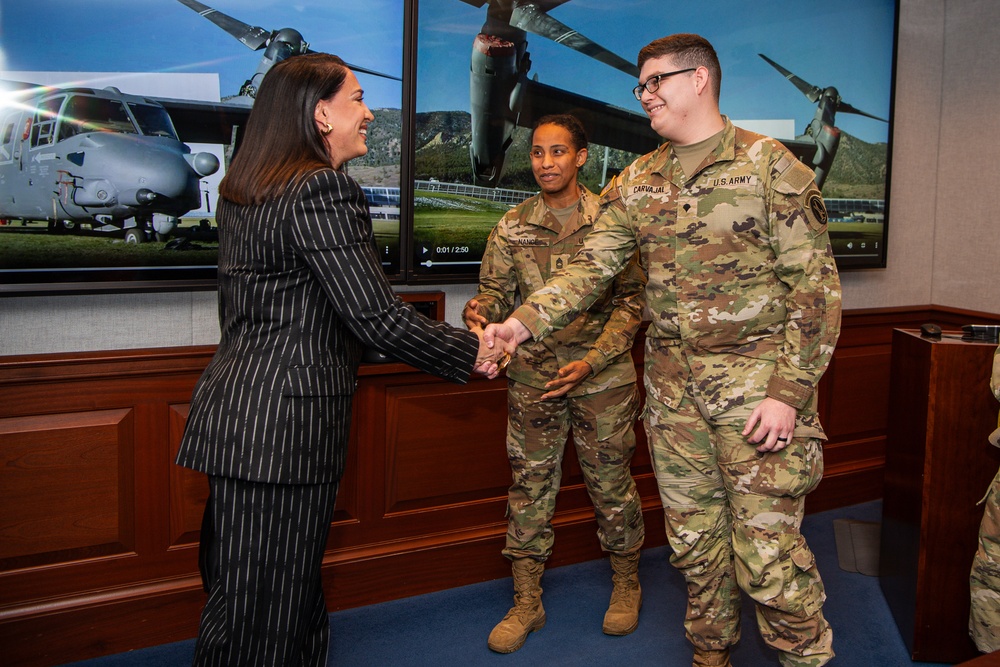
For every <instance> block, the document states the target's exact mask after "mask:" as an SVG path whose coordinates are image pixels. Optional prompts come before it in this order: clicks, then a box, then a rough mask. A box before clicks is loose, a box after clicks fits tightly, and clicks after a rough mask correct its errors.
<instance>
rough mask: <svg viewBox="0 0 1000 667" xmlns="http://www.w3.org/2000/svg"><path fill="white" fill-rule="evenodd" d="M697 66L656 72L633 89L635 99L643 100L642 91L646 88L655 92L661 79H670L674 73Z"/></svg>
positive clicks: (691, 70)
mask: <svg viewBox="0 0 1000 667" xmlns="http://www.w3.org/2000/svg"><path fill="white" fill-rule="evenodd" d="M696 69H698V68H697V67H688V68H687V69H679V70H676V71H673V72H665V73H664V74H654V75H653V76H651V77H649V78H648V79H646V83H640V84H639V85H638V86H636V87H635V88H633V89H632V94H633V95H635V99H637V100H639V101H640V102H641V101H642V91H643V89H645V90H646V92H647V93H655V92H656V91H657V89H659V87H660V81H661V80H662V79H668V78H670V77H672V76H673V75H674V74H683V73H684V72H693V71H695V70H696Z"/></svg>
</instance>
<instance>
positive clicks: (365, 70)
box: [305, 49, 403, 81]
mask: <svg viewBox="0 0 1000 667" xmlns="http://www.w3.org/2000/svg"><path fill="white" fill-rule="evenodd" d="M305 52H306V53H322V52H321V51H313V50H312V49H306V51H305ZM344 64H345V65H347V66H348V67H350V68H351V71H352V72H363V73H364V74H371V75H372V76H380V77H382V78H383V79H392V80H393V81H402V80H403V79H401V78H400V77H398V76H393V75H392V74H385V73H384V72H376V71H375V70H373V69H368V68H367V67H361V66H360V65H352V64H351V63H349V62H345V63H344Z"/></svg>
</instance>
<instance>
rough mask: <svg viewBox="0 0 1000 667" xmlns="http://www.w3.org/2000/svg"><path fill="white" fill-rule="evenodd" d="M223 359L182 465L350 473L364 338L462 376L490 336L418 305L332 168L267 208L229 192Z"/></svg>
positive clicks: (202, 391) (207, 386)
mask: <svg viewBox="0 0 1000 667" xmlns="http://www.w3.org/2000/svg"><path fill="white" fill-rule="evenodd" d="M217 219H218V224H219V318H220V323H221V328H222V337H221V339H220V342H219V347H218V350H217V351H216V354H215V357H214V358H213V359H212V361H211V362H210V363H209V365H208V367H207V368H206V369H205V372H204V374H203V375H202V377H201V379H200V380H199V381H198V384H197V385H196V386H195V390H194V394H193V397H192V401H191V411H190V414H189V416H188V422H187V426H186V428H185V432H184V437H183V440H182V442H181V447H180V452H179V453H178V455H177V463H178V464H179V465H182V466H185V467H188V468H193V469H195V470H200V471H202V472H205V473H208V474H211V475H219V476H225V477H232V478H236V479H243V480H248V481H254V482H271V483H281V484H313V483H323V482H333V481H337V480H338V479H339V478H340V476H341V474H342V473H343V469H344V461H345V459H346V452H347V443H348V436H349V433H350V419H351V401H352V397H353V394H354V390H355V386H356V384H357V371H358V366H359V365H360V363H361V352H362V348H363V346H369V347H373V348H375V349H377V350H380V351H382V352H386V353H388V354H391V356H393V357H395V358H396V359H398V360H399V361H402V362H405V363H407V364H410V365H412V366H414V367H416V368H419V369H422V370H424V371H427V372H430V373H434V374H436V375H439V376H441V377H443V378H446V379H449V380H453V381H455V382H465V381H467V380H468V377H469V374H470V372H471V370H472V368H473V366H474V364H475V358H476V353H477V351H478V349H479V342H478V338H477V337H476V335H475V334H474V333H472V332H470V331H465V330H464V329H456V328H453V327H450V326H448V325H446V324H443V323H440V322H433V321H431V320H429V319H427V318H425V317H423V316H422V315H420V314H419V313H417V312H416V311H415V310H414V309H413V308H412V307H411V306H410V305H409V304H406V303H403V302H402V301H400V300H399V298H398V297H396V296H395V295H394V294H393V293H392V291H391V289H390V287H389V284H388V282H387V281H386V279H385V277H384V274H383V273H382V267H381V265H380V264H379V261H378V256H377V254H376V250H375V244H374V234H373V232H372V225H371V218H370V216H369V213H368V205H367V202H366V201H365V197H364V194H363V193H362V191H361V188H360V187H359V186H358V184H357V183H356V182H355V181H354V180H353V179H352V178H350V177H349V176H347V175H346V174H343V173H341V172H338V171H334V170H333V169H320V170H317V171H314V172H312V173H309V174H307V175H306V176H304V177H302V178H301V179H300V180H299V181H298V182H296V183H295V184H294V185H292V186H290V187H289V188H288V190H287V191H286V193H285V194H284V195H282V196H281V197H278V198H276V199H274V200H271V201H269V202H267V203H265V204H262V205H260V206H238V205H236V204H233V203H231V202H227V201H224V200H220V203H219V208H218V211H217Z"/></svg>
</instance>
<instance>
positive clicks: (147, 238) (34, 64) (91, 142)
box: [0, 0, 406, 295]
mask: <svg viewBox="0 0 1000 667" xmlns="http://www.w3.org/2000/svg"><path fill="white" fill-rule="evenodd" d="M211 4H212V3H211V1H210V2H208V3H205V5H211ZM154 5H155V6H154ZM205 5H203V4H201V3H197V2H191V1H189V0H158V1H157V2H156V3H147V4H144V5H143V9H142V11H131V10H130V11H123V5H122V4H121V2H119V1H117V0H93V1H91V2H87V3H63V6H61V7H60V9H59V11H57V12H53V11H51V8H48V7H47V6H45V5H44V4H41V5H40V4H38V3H28V2H24V3H8V4H6V5H4V9H3V28H4V38H3V42H2V44H0V49H2V54H0V55H2V58H0V66H2V67H3V68H4V69H3V71H0V81H2V82H3V83H2V85H0V295H3V294H6V295H18V294H34V293H60V292H61V293H66V292H92V291H127V290H141V291H146V290H158V289H166V290H169V289H174V290H185V289H198V288H205V289H211V288H214V286H215V274H216V268H215V267H216V264H217V248H218V235H217V228H216V226H215V215H214V211H215V208H216V200H217V186H218V182H219V181H220V180H221V177H222V174H223V173H224V172H225V165H226V161H227V159H228V157H229V156H231V154H232V150H234V149H235V148H236V147H238V143H239V138H240V131H241V130H242V128H243V127H244V126H245V124H246V119H247V117H248V115H249V111H248V108H249V104H250V103H251V99H250V97H251V94H252V91H253V89H254V88H255V86H257V85H259V82H260V77H259V76H257V75H256V72H257V69H258V66H259V65H260V64H261V62H262V59H263V58H272V59H273V57H274V55H273V54H274V52H275V49H278V48H281V47H280V45H281V44H283V43H284V44H290V45H292V47H293V48H296V49H299V50H302V49H303V48H305V49H308V50H311V51H322V52H327V53H335V54H337V55H339V56H341V57H342V58H343V59H344V60H345V61H347V62H348V63H349V64H351V65H352V66H354V68H355V71H356V73H357V76H358V80H359V81H360V82H361V85H362V86H363V87H364V89H365V101H366V102H367V104H368V105H369V107H370V108H371V109H372V111H373V114H374V115H375V122H374V123H373V124H372V126H371V127H370V131H369V146H370V150H369V153H368V155H366V156H364V157H363V158H359V159H357V160H355V161H352V163H351V164H350V165H349V166H348V169H349V172H350V173H351V175H352V176H353V177H354V178H355V179H356V180H357V181H358V182H359V183H360V184H361V185H362V187H363V188H364V189H365V191H366V193H367V195H368V197H369V200H370V202H371V204H372V205H371V211H372V218H373V226H374V229H375V236H376V242H377V246H378V251H379V255H380V257H381V260H382V266H383V269H384V271H385V273H386V275H387V277H389V278H390V280H396V281H399V280H402V279H403V277H404V268H403V257H402V250H401V248H402V244H401V242H400V237H401V233H402V232H401V224H400V202H399V190H400V183H401V179H402V173H401V164H402V157H401V156H402V152H401V151H402V137H401V134H402V127H401V119H402V117H403V113H402V99H403V76H402V70H403V44H404V39H403V31H404V22H405V21H404V18H405V10H406V7H405V3H404V0H380V1H379V2H376V3H372V2H367V1H365V0H343V1H342V2H336V3H332V2H327V1H324V0H301V1H300V2H296V3H293V4H289V3H249V4H247V3H236V2H232V1H231V0H220V2H218V3H217V5H218V6H216V7H212V9H214V10H216V11H215V12H208V11H204V8H205ZM192 10H194V11H192ZM206 19H207V20H206ZM39 26H45V28H44V30H45V34H46V35H48V36H49V37H50V38H49V39H42V40H40V39H38V36H39V32H38V30H39ZM124 31H127V32H128V33H129V34H131V35H141V36H142V38H141V39H133V38H131V37H128V36H126V35H125V32H124ZM277 31H281V32H280V33H278V32H277ZM227 33H228V34H227ZM303 42H306V43H303ZM247 47H250V48H247ZM293 57H294V56H293ZM161 158H162V161H161ZM185 163H186V164H185ZM189 167H190V168H189ZM192 169H193V170H192ZM137 174H138V175H137ZM170 188H173V189H170ZM164 192H169V193H170V195H169V196H165V195H164V194H163V193H164Z"/></svg>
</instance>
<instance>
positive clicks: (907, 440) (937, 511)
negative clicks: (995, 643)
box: [879, 330, 1000, 664]
mask: <svg viewBox="0 0 1000 667" xmlns="http://www.w3.org/2000/svg"><path fill="white" fill-rule="evenodd" d="M996 348H997V344H996V343H984V342H966V341H962V340H959V339H957V338H953V337H945V338H942V339H941V340H930V339H927V338H921V336H920V334H919V332H917V331H912V330H897V331H895V332H893V340H892V375H891V385H890V386H891V389H890V394H889V395H890V400H889V424H888V430H887V437H886V452H885V491H884V497H883V501H882V503H883V504H882V513H883V516H882V535H881V553H880V557H879V579H880V584H881V587H882V591H883V593H884V594H885V597H886V600H887V602H888V603H889V608H890V609H891V611H892V614H893V616H894V618H895V619H896V623H897V625H898V626H899V630H900V633H901V634H902V636H903V641H904V642H905V643H906V646H907V648H908V649H909V651H910V655H911V657H912V658H913V659H914V660H919V661H928V662H946V663H949V664H953V663H957V662H961V661H963V660H968V659H969V658H972V657H973V656H975V655H978V653H977V651H976V649H975V646H974V645H973V643H972V640H971V639H969V632H968V626H969V571H970V569H971V567H972V557H973V555H974V554H975V551H976V540H977V536H978V533H979V523H980V520H981V519H982V516H983V512H982V506H981V505H977V503H978V502H979V500H980V499H981V498H982V497H983V496H984V494H985V493H986V489H987V488H988V487H989V484H990V481H991V480H992V479H993V476H994V475H995V474H996V472H997V469H998V467H1000V450H998V449H997V448H995V447H991V446H990V444H989V442H987V436H988V435H989V434H990V432H991V431H992V430H993V429H994V428H995V427H996V423H997V407H998V404H997V401H996V400H995V399H994V398H993V394H992V393H991V391H990V387H989V378H990V370H991V368H992V365H993V353H994V351H995V350H996Z"/></svg>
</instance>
